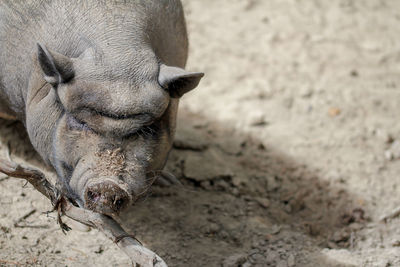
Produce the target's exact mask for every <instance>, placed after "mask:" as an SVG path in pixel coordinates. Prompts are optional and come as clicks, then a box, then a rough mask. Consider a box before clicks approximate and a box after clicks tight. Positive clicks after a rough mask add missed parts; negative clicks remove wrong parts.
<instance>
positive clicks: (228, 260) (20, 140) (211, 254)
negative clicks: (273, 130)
mask: <svg viewBox="0 0 400 267" xmlns="http://www.w3.org/2000/svg"><path fill="white" fill-rule="evenodd" d="M10 133H11V134H10ZM0 141H1V142H2V143H3V144H6V143H9V144H10V147H11V154H12V156H14V157H20V158H22V159H23V160H25V161H27V162H28V163H29V164H33V165H39V166H41V167H43V163H41V161H40V160H39V159H38V155H37V154H36V153H35V152H34V150H33V148H32V146H31V145H30V143H29V140H28V139H27V136H26V133H25V132H24V128H23V126H22V125H21V124H19V123H15V122H9V121H4V120H0ZM278 145H279V144H270V143H268V140H257V138H255V137H250V136H248V135H246V134H243V133H240V132H238V131H237V130H236V131H235V130H234V129H233V128H231V127H229V126H226V125H221V124H217V123H215V122H212V121H210V119H208V118H202V117H200V116H198V115H194V114H189V113H187V112H186V113H185V115H184V116H181V118H180V120H179V128H178V132H177V138H176V142H175V145H174V149H173V151H172V152H171V155H170V159H169V162H168V165H167V170H169V171H170V172H172V173H174V174H175V175H177V177H178V178H179V179H180V180H181V181H182V183H183V186H181V187H179V186H174V187H170V188H165V187H164V188H162V187H154V188H153V190H152V193H151V195H150V196H149V197H148V198H147V199H145V200H143V201H142V202H141V203H138V204H137V205H136V206H134V207H132V208H130V209H129V210H128V211H127V212H126V213H125V214H124V216H123V217H122V220H123V221H124V225H125V227H126V228H127V229H128V230H130V231H131V232H132V233H134V234H135V235H136V236H137V237H138V238H139V239H140V240H141V241H143V242H144V243H145V244H146V245H147V246H149V247H150V248H151V249H153V250H155V251H156V252H157V253H159V254H160V256H162V257H164V258H165V260H166V261H167V262H168V263H169V264H170V265H171V266H221V264H222V265H223V266H257V265H258V266H314V265H315V264H317V265H321V266H346V265H343V264H340V262H336V261H335V260H333V259H329V258H328V257H325V255H324V253H323V252H321V251H322V249H323V248H351V247H352V246H353V245H354V244H353V240H352V239H353V236H354V232H356V231H357V229H358V228H359V227H361V226H362V224H363V223H364V221H365V218H364V212H363V210H361V209H359V208H358V207H357V206H356V205H355V200H354V199H353V198H352V196H351V195H350V194H349V193H348V192H347V191H346V190H345V189H343V188H337V187H335V186H333V185H330V184H329V183H328V182H326V181H323V180H322V179H320V178H319V177H318V176H317V175H316V174H315V173H314V172H313V171H311V170H310V169H309V168H308V167H307V166H304V165H301V164H298V163H297V162H296V159H293V158H289V157H288V156H286V155H284V154H282V153H281V152H279V150H278V147H277V146H278ZM77 245H78V244H77Z"/></svg>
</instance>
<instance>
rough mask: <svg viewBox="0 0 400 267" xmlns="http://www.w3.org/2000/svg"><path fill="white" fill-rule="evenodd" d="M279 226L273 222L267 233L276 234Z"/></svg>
mask: <svg viewBox="0 0 400 267" xmlns="http://www.w3.org/2000/svg"><path fill="white" fill-rule="evenodd" d="M281 228H282V227H281V226H280V225H277V224H274V225H273V226H272V228H271V229H270V231H269V233H270V234H271V235H277V234H279V232H280V231H281Z"/></svg>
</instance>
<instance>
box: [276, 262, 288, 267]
mask: <svg viewBox="0 0 400 267" xmlns="http://www.w3.org/2000/svg"><path fill="white" fill-rule="evenodd" d="M287 266H288V264H287V262H286V261H284V260H281V261H279V262H278V264H277V265H276V267H287Z"/></svg>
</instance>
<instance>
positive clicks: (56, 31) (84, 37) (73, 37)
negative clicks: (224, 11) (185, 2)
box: [0, 0, 188, 118]
mask: <svg viewBox="0 0 400 267" xmlns="http://www.w3.org/2000/svg"><path fill="white" fill-rule="evenodd" d="M125 2H129V3H125ZM38 42H39V43H41V44H43V45H45V46H46V47H48V48H49V49H51V50H54V51H56V52H59V53H61V54H64V55H66V56H69V57H77V56H79V55H80V54H81V53H82V52H83V51H84V50H85V49H86V48H88V47H94V48H95V49H96V52H97V53H98V55H100V57H99V58H100V59H99V60H100V61H103V62H106V63H107V64H108V65H113V64H118V65H119V66H124V68H125V69H126V70H127V71H132V70H134V69H135V68H137V67H138V66H140V63H141V62H143V61H145V60H149V58H152V57H154V58H157V59H160V60H161V61H162V62H164V63H166V64H168V65H174V66H179V67H184V65H185V63H186V58H187V46H188V44H187V36H186V28H185V22H184V17H183V11H182V6H181V3H180V1H178V0H137V1H84V0H81V1H64V0H53V1H50V0H42V1H37V0H36V1H32V0H28V1H13V0H3V1H0V99H3V102H5V103H8V105H9V106H10V108H11V109H12V110H14V111H15V112H16V113H23V112H24V106H25V102H26V96H27V90H28V89H27V88H28V82H29V77H30V72H31V70H32V68H33V65H32V59H33V58H34V56H35V55H36V50H37V48H36V43H38ZM152 60H153V59H152ZM18 115H20V114H18ZM19 117H20V118H22V117H24V116H21V115H20V116H19Z"/></svg>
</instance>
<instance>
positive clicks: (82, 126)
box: [67, 114, 91, 131]
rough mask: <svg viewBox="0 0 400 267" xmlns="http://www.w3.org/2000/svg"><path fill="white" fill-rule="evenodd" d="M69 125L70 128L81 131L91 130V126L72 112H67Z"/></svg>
mask: <svg viewBox="0 0 400 267" xmlns="http://www.w3.org/2000/svg"><path fill="white" fill-rule="evenodd" d="M67 125H68V127H69V129H70V130H79V131H90V130H91V129H90V128H89V126H88V125H87V124H86V123H84V122H81V121H78V120H77V119H76V118H75V117H74V116H72V115H71V114H67Z"/></svg>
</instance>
